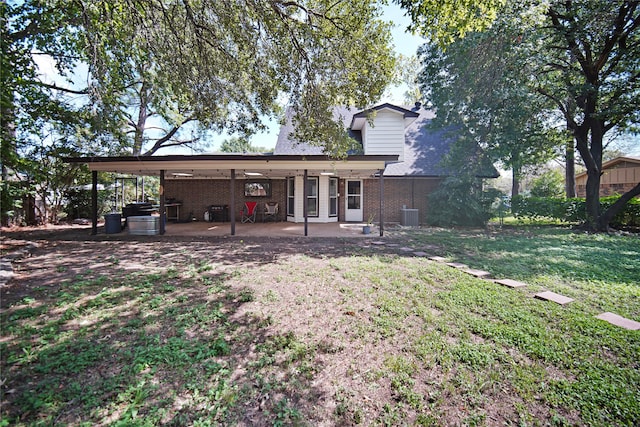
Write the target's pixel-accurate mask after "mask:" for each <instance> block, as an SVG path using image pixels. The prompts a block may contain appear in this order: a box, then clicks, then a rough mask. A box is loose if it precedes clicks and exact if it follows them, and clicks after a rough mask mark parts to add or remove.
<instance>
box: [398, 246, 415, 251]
mask: <svg viewBox="0 0 640 427" xmlns="http://www.w3.org/2000/svg"><path fill="white" fill-rule="evenodd" d="M400 250H401V251H402V252H413V250H414V249H413V248H407V247H404V248H400Z"/></svg>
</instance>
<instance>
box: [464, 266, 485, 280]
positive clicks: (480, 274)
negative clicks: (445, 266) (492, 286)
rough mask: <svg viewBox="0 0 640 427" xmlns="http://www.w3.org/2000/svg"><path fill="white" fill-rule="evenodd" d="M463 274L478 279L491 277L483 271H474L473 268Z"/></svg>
mask: <svg viewBox="0 0 640 427" xmlns="http://www.w3.org/2000/svg"><path fill="white" fill-rule="evenodd" d="M463 271H464V272H465V273H467V274H470V275H472V276H474V277H478V278H480V279H486V278H489V277H491V273H489V272H488V271H484V270H475V269H473V268H467V269H466V270H463Z"/></svg>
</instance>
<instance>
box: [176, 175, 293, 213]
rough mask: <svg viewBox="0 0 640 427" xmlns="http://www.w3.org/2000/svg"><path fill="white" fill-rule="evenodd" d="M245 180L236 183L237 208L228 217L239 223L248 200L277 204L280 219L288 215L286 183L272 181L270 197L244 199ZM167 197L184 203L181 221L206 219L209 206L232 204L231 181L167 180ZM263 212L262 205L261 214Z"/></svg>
mask: <svg viewBox="0 0 640 427" xmlns="http://www.w3.org/2000/svg"><path fill="white" fill-rule="evenodd" d="M245 181H247V180H245V179H237V180H236V184H235V199H236V200H235V202H236V203H235V206H233V207H230V209H229V214H230V215H232V214H235V215H236V220H238V221H239V220H240V215H239V213H240V210H241V209H242V207H243V206H244V202H245V201H254V202H258V203H259V204H264V203H267V202H278V203H279V204H280V214H279V215H280V219H284V216H285V214H286V213H285V212H286V211H285V206H286V205H285V202H286V195H287V193H286V188H287V187H286V181H285V180H284V179H277V180H271V181H270V182H271V197H247V198H245V197H244V183H245ZM164 194H165V198H175V199H176V200H178V201H181V202H182V207H181V208H180V219H181V220H188V219H189V218H190V214H191V213H192V214H193V215H194V216H195V217H196V218H197V219H198V220H199V221H202V220H203V219H204V212H205V211H206V210H207V208H208V207H209V206H210V205H229V204H230V203H231V186H230V181H229V180H223V179H188V180H184V179H175V180H173V179H172V180H166V181H165V192H164ZM259 212H262V206H260V211H259Z"/></svg>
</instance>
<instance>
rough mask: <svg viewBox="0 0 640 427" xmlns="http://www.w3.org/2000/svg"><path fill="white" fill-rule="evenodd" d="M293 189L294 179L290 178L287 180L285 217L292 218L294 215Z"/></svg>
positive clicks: (294, 185) (294, 200)
mask: <svg viewBox="0 0 640 427" xmlns="http://www.w3.org/2000/svg"><path fill="white" fill-rule="evenodd" d="M295 188H296V179H295V177H293V176H291V177H289V178H287V216H293V215H294V214H295V206H296V199H295V194H296V193H295Z"/></svg>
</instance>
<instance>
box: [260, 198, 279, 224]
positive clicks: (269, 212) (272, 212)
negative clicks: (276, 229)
mask: <svg viewBox="0 0 640 427" xmlns="http://www.w3.org/2000/svg"><path fill="white" fill-rule="evenodd" d="M262 220H263V221H269V220H272V221H276V222H277V221H278V203H277V202H268V203H265V204H264V216H263V217H262Z"/></svg>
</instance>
